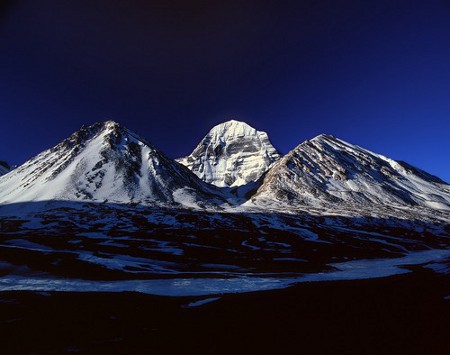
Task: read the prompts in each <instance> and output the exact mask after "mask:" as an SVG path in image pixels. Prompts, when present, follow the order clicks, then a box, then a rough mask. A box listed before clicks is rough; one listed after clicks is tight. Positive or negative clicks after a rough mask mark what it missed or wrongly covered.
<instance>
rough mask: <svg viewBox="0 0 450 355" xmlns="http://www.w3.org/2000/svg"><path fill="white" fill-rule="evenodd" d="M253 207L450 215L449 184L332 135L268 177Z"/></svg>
mask: <svg viewBox="0 0 450 355" xmlns="http://www.w3.org/2000/svg"><path fill="white" fill-rule="evenodd" d="M251 200H252V201H250V202H248V203H247V205H248V206H252V205H253V206H260V207H266V208H269V207H270V206H273V207H274V208H277V209H280V208H283V207H284V208H287V207H288V206H312V207H318V208H340V209H345V208H350V209H351V208H353V209H354V208H355V206H359V207H356V208H361V209H363V208H366V209H368V210H373V211H374V210H376V207H377V206H387V207H398V208H400V207H402V206H403V207H405V206H406V207H408V208H411V207H413V208H414V207H420V208H424V209H434V210H443V211H444V212H445V211H447V212H448V211H450V185H448V184H447V183H445V182H444V181H442V180H440V179H438V178H437V177H435V176H432V175H430V174H428V173H426V172H424V171H422V170H420V169H417V168H415V167H413V166H410V165H408V164H406V163H404V162H399V161H394V160H392V159H389V158H387V157H385V156H382V155H380V154H376V153H373V152H371V151H369V150H367V149H364V148H361V147H359V146H357V145H353V144H350V143H347V142H345V141H343V140H340V139H337V138H335V137H333V136H329V135H319V136H317V137H315V138H314V139H311V140H309V141H306V142H304V143H302V144H300V145H299V146H297V147H296V148H295V149H293V150H292V151H291V152H289V153H288V154H286V155H285V156H284V157H283V158H281V159H280V160H279V161H278V162H277V163H275V164H274V166H273V167H272V168H271V169H270V170H269V172H268V173H267V174H266V176H265V178H264V181H263V183H262V185H261V186H260V187H259V189H258V190H257V192H256V194H255V195H254V196H252V198H251Z"/></svg>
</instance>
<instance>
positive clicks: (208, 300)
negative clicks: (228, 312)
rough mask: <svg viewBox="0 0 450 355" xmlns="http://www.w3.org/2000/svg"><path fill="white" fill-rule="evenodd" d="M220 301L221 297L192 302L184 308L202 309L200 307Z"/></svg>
mask: <svg viewBox="0 0 450 355" xmlns="http://www.w3.org/2000/svg"><path fill="white" fill-rule="evenodd" d="M218 300H220V297H210V298H204V299H202V300H198V301H194V302H190V303H188V304H187V305H185V306H184V308H192V307H200V306H203V305H205V304H208V303H211V302H215V301H218Z"/></svg>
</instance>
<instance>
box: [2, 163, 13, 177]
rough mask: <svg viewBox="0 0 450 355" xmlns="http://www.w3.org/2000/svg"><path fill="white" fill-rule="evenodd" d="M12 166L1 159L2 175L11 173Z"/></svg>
mask: <svg viewBox="0 0 450 355" xmlns="http://www.w3.org/2000/svg"><path fill="white" fill-rule="evenodd" d="M10 170H11V167H10V166H9V164H8V163H7V162H6V161H3V160H0V176H2V175H5V174H7V173H9V171H10Z"/></svg>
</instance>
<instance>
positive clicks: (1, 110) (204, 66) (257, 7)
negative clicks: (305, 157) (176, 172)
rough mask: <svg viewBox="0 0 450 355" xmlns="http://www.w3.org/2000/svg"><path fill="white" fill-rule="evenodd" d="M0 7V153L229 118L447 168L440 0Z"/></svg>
mask: <svg viewBox="0 0 450 355" xmlns="http://www.w3.org/2000/svg"><path fill="white" fill-rule="evenodd" d="M0 4H1V5H0V68H1V76H0V120H1V125H0V160H7V161H8V162H10V163H12V164H21V163H23V162H24V161H25V160H26V159H28V158H30V157H32V156H33V155H35V154H37V153H39V152H41V151H42V150H44V149H47V148H50V147H52V146H53V145H55V144H57V143H58V142H59V141H61V140H62V139H64V138H66V137H67V136H68V135H70V134H71V133H72V132H74V131H76V130H77V129H79V127H80V126H81V125H82V124H90V123H93V122H96V121H103V120H107V119H113V120H116V121H118V122H120V123H122V124H123V125H125V126H126V127H128V128H130V129H131V130H133V131H135V132H136V133H138V134H140V135H141V136H143V137H145V138H147V139H148V140H149V141H151V142H152V143H153V144H155V145H156V146H157V147H158V148H159V149H161V150H162V151H163V152H165V153H166V154H167V155H169V156H170V157H179V156H183V155H186V154H188V153H190V152H191V150H192V149H193V148H194V147H195V145H196V144H197V143H198V141H199V140H200V139H201V138H202V137H203V136H204V134H206V132H207V131H208V130H209V129H210V128H211V127H212V126H213V125H215V124H217V123H220V122H222V121H224V120H227V119H230V118H235V119H240V120H244V121H246V122H248V123H249V124H251V125H253V126H254V127H255V128H257V129H261V130H264V131H266V132H268V133H269V137H270V138H271V140H272V142H273V144H274V145H275V146H276V148H278V149H279V150H280V151H281V152H282V153H286V152H287V151H289V150H290V149H292V148H294V147H295V146H296V145H298V144H299V143H301V142H302V141H304V140H306V139H310V138H312V137H314V136H316V135H318V134H320V133H329V134H333V135H335V136H337V137H339V138H342V139H344V140H347V141H349V142H351V143H356V144H358V145H361V146H363V147H365V148H368V149H370V150H373V151H375V152H378V153H381V154H384V155H387V156H389V157H391V158H394V159H398V160H404V161H407V162H409V163H411V164H413V165H415V166H418V167H419V168H422V169H424V170H426V171H428V172H430V173H433V174H435V175H438V176H439V177H441V178H443V179H444V180H446V181H450V1H444V0H426V1H425V0H420V1H415V0H408V1H396V0H373V1H371V0H367V1H362V0H358V1H345V0H340V1H336V0H329V1H321V0H307V1H300V0H297V1H280V0H279V1H252V0H246V1H223V2H219V1H188V0H184V1H182V0H178V1H170V0H165V1H150V0H149V1H130V0H122V1H119V0H108V1H98V0H76V1H68V0H53V1H52V0H39V1H36V0H28V1H5V0H2V1H1V2H0Z"/></svg>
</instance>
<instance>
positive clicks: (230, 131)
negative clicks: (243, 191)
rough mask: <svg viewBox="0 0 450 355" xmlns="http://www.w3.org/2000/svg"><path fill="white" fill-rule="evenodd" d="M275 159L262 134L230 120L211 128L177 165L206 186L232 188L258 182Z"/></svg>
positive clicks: (274, 150) (276, 155)
mask: <svg viewBox="0 0 450 355" xmlns="http://www.w3.org/2000/svg"><path fill="white" fill-rule="evenodd" d="M279 158H280V154H279V153H278V152H277V150H276V149H275V148H274V147H273V146H272V144H271V142H270V140H269V137H268V136H267V134H266V133H265V132H261V131H257V130H256V129H254V128H253V127H251V126H249V125H248V124H246V123H244V122H239V121H235V120H231V121H227V122H224V123H221V124H219V125H217V126H215V127H213V128H212V129H211V131H209V133H208V134H207V135H206V136H205V137H204V138H203V139H202V141H201V142H200V143H199V144H198V146H197V147H196V148H195V149H194V151H193V152H192V153H191V154H190V155H189V156H187V157H184V158H180V159H177V161H178V162H179V163H181V164H183V165H185V166H186V167H188V168H189V169H190V170H191V171H192V172H193V173H195V174H196V175H197V176H198V177H199V178H200V179H202V180H203V181H205V182H207V183H209V184H213V185H216V186H220V187H234V186H241V185H245V184H247V183H250V182H253V181H256V180H258V179H259V178H260V177H261V176H262V175H263V174H264V173H265V172H266V171H267V170H268V169H269V168H270V167H271V166H272V165H273V164H274V163H275V162H276V161H277V160H278V159H279Z"/></svg>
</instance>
